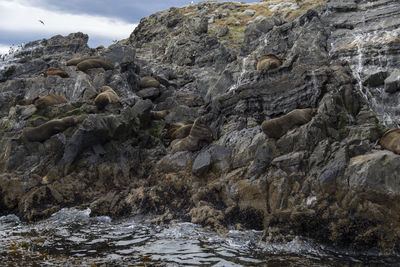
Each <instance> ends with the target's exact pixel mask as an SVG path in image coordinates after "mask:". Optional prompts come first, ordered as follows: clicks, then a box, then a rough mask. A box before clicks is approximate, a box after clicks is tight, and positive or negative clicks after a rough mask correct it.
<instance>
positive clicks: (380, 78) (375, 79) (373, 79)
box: [364, 71, 389, 87]
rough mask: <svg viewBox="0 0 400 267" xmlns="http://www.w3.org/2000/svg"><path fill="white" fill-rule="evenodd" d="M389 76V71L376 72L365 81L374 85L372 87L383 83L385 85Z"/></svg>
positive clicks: (366, 83)
mask: <svg viewBox="0 0 400 267" xmlns="http://www.w3.org/2000/svg"><path fill="white" fill-rule="evenodd" d="M388 76H389V73H388V72H387V71H378V72H374V73H372V74H371V75H369V76H368V77H367V79H366V80H365V81H364V84H365V85H369V86H372V87H377V86H381V85H384V83H385V79H386V78H387V77H388Z"/></svg>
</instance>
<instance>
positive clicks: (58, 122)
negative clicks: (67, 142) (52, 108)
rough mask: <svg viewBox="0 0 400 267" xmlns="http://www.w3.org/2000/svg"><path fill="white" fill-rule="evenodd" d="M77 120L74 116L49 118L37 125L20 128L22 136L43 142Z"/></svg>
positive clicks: (25, 138)
mask: <svg viewBox="0 0 400 267" xmlns="http://www.w3.org/2000/svg"><path fill="white" fill-rule="evenodd" d="M78 122H79V119H78V118H77V117H75V116H74V117H65V118H63V119H55V120H51V121H48V122H46V123H43V124H42V125H39V126H37V127H26V128H24V129H23V130H22V138H23V139H24V140H27V141H29V142H43V141H46V140H47V139H49V138H50V137H51V136H53V135H55V134H57V133H60V132H63V131H64V130H65V129H67V128H69V127H71V126H73V125H75V124H77V123H78Z"/></svg>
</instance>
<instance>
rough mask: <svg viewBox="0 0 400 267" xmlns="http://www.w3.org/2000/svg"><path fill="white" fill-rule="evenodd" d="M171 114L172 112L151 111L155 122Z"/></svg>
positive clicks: (166, 110)
mask: <svg viewBox="0 0 400 267" xmlns="http://www.w3.org/2000/svg"><path fill="white" fill-rule="evenodd" d="M169 113H171V110H168V109H165V110H159V111H150V115H151V118H152V119H153V120H161V119H164V118H165V117H167V116H168V114H169Z"/></svg>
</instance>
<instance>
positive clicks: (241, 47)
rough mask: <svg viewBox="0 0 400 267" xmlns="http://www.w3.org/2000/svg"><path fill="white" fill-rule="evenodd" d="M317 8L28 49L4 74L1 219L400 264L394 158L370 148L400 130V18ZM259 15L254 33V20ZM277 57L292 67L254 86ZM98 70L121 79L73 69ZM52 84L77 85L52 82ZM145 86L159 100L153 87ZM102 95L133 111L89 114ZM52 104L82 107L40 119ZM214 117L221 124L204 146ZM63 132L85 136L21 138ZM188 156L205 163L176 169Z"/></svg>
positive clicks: (191, 11)
mask: <svg viewBox="0 0 400 267" xmlns="http://www.w3.org/2000/svg"><path fill="white" fill-rule="evenodd" d="M319 4H320V1H311V0H307V1H306V2H305V1H303V2H301V3H298V4H295V3H279V4H276V3H272V2H271V1H263V2H260V3H256V4H243V3H239V2H229V3H222V2H202V3H199V4H198V5H189V6H186V7H183V8H172V9H170V10H167V11H160V12H157V13H155V14H153V15H151V16H149V17H147V18H143V19H142V21H141V22H140V24H139V25H138V26H137V27H136V28H135V30H134V32H133V33H132V35H131V37H130V38H129V40H128V39H127V40H123V41H120V42H117V43H116V44H115V45H112V46H110V47H109V48H102V49H91V48H89V47H88V46H87V39H88V37H87V36H86V35H83V34H81V33H76V34H71V35H69V36H66V37H62V36H55V37H53V38H51V39H49V40H40V41H36V42H32V43H29V44H27V45H26V47H25V48H22V49H21V50H20V51H17V52H16V53H15V54H13V55H12V56H13V58H12V59H10V60H5V61H4V63H5V65H4V66H2V67H1V70H0V188H1V189H0V212H1V214H8V213H10V212H17V213H19V214H21V215H23V216H24V219H27V220H35V219H40V218H43V217H46V216H50V215H51V213H53V212H55V211H57V210H59V209H60V208H62V207H65V206H78V205H81V206H82V207H89V206H90V207H91V208H92V209H93V212H94V213H95V214H96V215H97V214H99V215H101V214H103V215H104V214H107V215H111V216H116V217H118V216H122V215H127V216H130V215H134V214H143V213H154V214H155V215H156V216H157V215H160V214H163V215H161V216H160V217H159V218H160V219H161V220H163V221H169V220H171V219H175V218H178V219H179V218H184V219H185V220H187V219H188V218H189V217H190V219H191V220H192V221H193V222H197V223H201V224H204V225H207V226H209V227H211V228H213V229H216V228H218V229H222V228H226V227H230V226H231V225H234V224H238V223H239V224H241V225H242V226H244V227H249V228H252V229H258V230H263V231H264V232H265V233H268V235H271V236H268V238H271V241H274V240H273V236H275V234H271V233H277V234H276V236H278V237H279V236H280V237H284V238H287V239H288V240H289V239H291V238H292V237H293V236H305V237H307V238H313V239H316V240H317V241H318V242H323V243H329V245H338V246H350V247H351V248H353V249H354V248H355V249H358V247H361V248H363V249H364V250H365V249H366V248H373V249H379V250H382V251H384V250H390V249H393V248H398V247H399V241H398V240H400V238H399V236H398V235H397V234H396V233H397V232H398V231H397V232H396V229H398V228H400V223H399V215H398V214H400V213H399V212H398V210H399V209H400V206H399V205H398V204H397V203H400V202H399V196H398V193H399V192H398V188H397V187H398V186H397V184H396V179H397V176H398V175H397V170H396V168H395V166H396V164H397V165H398V162H397V161H398V156H397V155H395V154H393V153H392V152H389V151H375V150H373V148H374V147H376V144H375V142H376V140H378V139H379V138H380V137H381V136H382V134H383V131H384V128H385V127H391V126H394V125H397V123H398V122H399V121H400V120H399V116H398V114H400V113H399V112H398V111H399V106H400V105H399V101H400V100H399V98H398V97H396V95H397V92H394V93H393V94H387V93H386V92H381V91H382V90H381V89H382V87H381V86H382V80H383V79H384V78H386V79H387V77H384V76H385V74H384V73H385V72H387V73H394V72H395V70H396V69H398V68H399V64H398V62H399V61H398V60H397V54H398V53H397V52H398V44H399V42H398V40H397V39H398V38H397V36H398V34H397V32H396V30H397V29H398V28H399V26H400V25H399V21H400V20H399V19H398V15H397V13H398V11H399V10H400V5H399V2H398V1H391V0H382V1H375V2H374V1H372V2H371V1H345V2H343V1H339V0H331V1H329V2H327V3H326V4H324V5H322V6H319ZM291 7H293V8H295V9H291ZM251 9H254V10H256V14H257V17H256V18H251V21H249V19H250V17H249V16H245V14H243V13H242V12H243V10H251ZM264 11H265V12H264ZM251 13H253V12H251ZM386 14H390V16H387V15H386ZM249 15H251V14H249ZM274 15H275V16H274ZM254 16H256V15H254ZM245 25H247V26H245ZM219 28H221V29H224V30H226V29H229V31H228V32H227V33H224V35H223V36H222V34H218V32H217V31H218V29H219ZM268 54H272V55H279V57H282V58H284V60H279V61H280V62H279V64H275V66H272V67H271V66H270V65H271V64H269V63H268V62H264V63H265V64H264V65H267V66H266V67H265V66H264V67H260V66H259V67H258V69H262V68H265V69H268V71H258V70H257V63H258V61H259V59H260V58H261V57H262V55H268ZM90 57H91V58H90ZM93 57H94V58H93ZM71 58H72V59H73V60H72V61H68V60H70V59H71ZM88 58H89V59H91V60H96V59H105V60H107V61H110V62H111V63H112V64H113V65H114V66H115V68H113V70H112V71H111V70H109V71H104V70H102V69H101V68H100V69H89V70H86V72H81V71H77V69H76V68H74V67H71V66H64V65H65V63H66V62H67V65H70V64H71V63H73V64H79V63H81V62H79V61H81V59H88ZM75 59H79V60H75ZM267 63H268V64H267ZM275 63H277V62H275ZM260 65H262V64H261V63H260ZM272 65H274V64H272ZM49 68H54V69H59V70H65V71H66V72H67V73H68V75H69V78H65V79H62V78H60V77H57V76H54V75H48V76H47V77H44V76H43V75H42V74H43V72H45V71H46V70H48V69H49ZM106 68H107V67H106ZM140 77H143V78H142V80H143V79H144V78H145V77H153V78H151V79H153V80H152V82H153V83H154V85H151V86H150V87H147V86H146V88H144V87H141V86H140V83H139V80H140ZM142 82H143V81H142ZM393 82H394V83H395V80H394V81H393ZM160 84H162V86H161V85H160ZM389 84H390V83H388V82H387V83H386V85H387V86H389ZM103 85H108V86H110V87H112V88H113V89H114V91H115V93H116V94H117V95H118V96H119V98H120V102H121V104H118V105H108V106H106V107H105V108H104V109H103V110H101V111H99V110H97V109H96V107H95V105H94V104H93V99H94V98H95V96H96V95H97V94H98V90H97V88H99V87H101V86H103ZM145 89H148V90H147V91H142V90H145ZM154 89H156V90H154ZM151 91H152V92H151ZM156 91H158V93H157V92H156ZM145 92H146V93H148V92H150V94H149V97H150V98H151V100H150V99H147V100H143V99H141V97H140V95H141V94H142V93H145ZM49 94H58V95H62V96H65V98H66V99H68V100H70V102H69V103H64V104H62V105H55V106H49V107H47V108H45V109H37V110H36V107H34V105H31V104H32V103H34V101H30V100H33V99H35V98H36V97H38V96H43V95H49ZM150 95H151V96H150ZM141 96H142V97H145V98H146V96H144V94H142V95H141ZM19 101H21V102H19ZM152 101H154V103H152ZM18 102H19V103H24V104H27V106H20V105H17V106H15V105H16V104H17V103H18ZM305 109H307V110H308V109H309V110H313V112H310V113H313V114H312V115H310V114H306V115H307V116H304V118H303V117H302V118H301V119H300V120H294V121H292V119H288V121H286V123H283V124H284V125H283V129H282V125H279V127H280V128H281V129H280V130H279V131H277V132H279V133H277V134H276V135H274V134H270V133H269V136H272V137H274V136H275V138H276V139H277V140H275V139H273V138H266V136H265V134H264V133H263V132H261V127H260V125H263V127H262V128H263V130H264V131H267V132H268V131H269V130H271V129H268V127H267V128H266V127H264V126H265V125H266V123H263V121H264V120H265V119H266V118H267V119H269V118H274V119H272V120H279V119H280V118H279V117H280V116H282V114H287V115H288V114H291V113H290V112H289V111H293V110H305ZM166 110H168V111H170V112H163V111H166ZM314 110H315V112H314ZM157 112H160V113H157ZM288 112H289V113H288ZM314 113H315V114H314ZM203 114H208V115H207V116H208V118H209V121H207V123H205V124H204V125H203V126H204V127H200V128H202V130H204V131H197V133H195V132H196V131H195V130H196V127H195V126H193V125H192V124H193V121H194V120H195V119H196V118H199V117H200V116H201V115H203ZM287 115H284V116H282V117H285V116H287ZM65 116H77V117H81V116H82V118H85V120H84V122H82V123H81V124H76V126H75V127H69V128H67V129H64V131H63V132H59V133H58V134H55V135H51V136H50V138H48V139H47V140H45V141H43V142H24V140H22V139H20V138H18V136H19V135H20V134H21V132H22V131H23V129H24V128H28V127H37V126H40V125H43V124H45V123H48V122H51V121H54V120H62V119H63V118H65ZM161 117H162V119H161V120H159V119H157V118H161ZM289 117H290V116H289ZM196 121H197V122H198V120H196ZM194 124H195V125H196V123H194ZM179 127H182V128H180V129H181V132H174V131H173V130H172V129H175V130H176V129H178V128H179ZM279 127H278V128H279ZM396 127H397V126H396ZM188 129H190V131H188ZM169 130H170V131H169ZM191 130H193V131H191ZM197 130H199V128H197ZM388 136H390V135H385V136H384V138H383V139H385V138H386V137H388ZM178 137H182V138H181V139H180V140H178V139H177V140H174V141H173V142H172V144H171V147H172V148H173V149H172V151H169V150H168V149H167V147H168V145H170V141H171V139H173V138H178ZM189 139H191V140H189ZM383 139H382V140H383ZM183 140H185V141H183ZM188 140H189V141H193V142H188ZM178 142H183V143H180V144H183V145H181V147H180V148H182V147H183V148H184V150H194V151H196V152H191V151H178V152H176V153H172V152H175V151H176V150H180V149H176V147H175V145H176V144H177V143H178ZM185 142H186V143H185ZM197 151H198V152H197ZM390 175H392V176H390ZM200 177H201V178H200ZM12 184H14V185H16V187H15V188H11V185H12ZM385 214H391V216H385ZM315 229H317V231H316V230H315ZM388 229H393V230H388ZM288 233H290V234H288ZM393 233H394V234H393ZM388 237H390V238H388Z"/></svg>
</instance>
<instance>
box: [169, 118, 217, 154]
mask: <svg viewBox="0 0 400 267" xmlns="http://www.w3.org/2000/svg"><path fill="white" fill-rule="evenodd" d="M208 123H209V116H207V115H205V116H201V117H199V118H197V119H196V120H195V121H194V123H193V126H192V128H191V129H190V133H189V135H188V136H186V137H185V138H183V139H176V140H174V141H172V143H171V148H172V149H171V151H172V153H175V152H178V151H196V150H198V149H199V148H200V141H206V142H212V140H213V134H212V131H211V129H210V127H209V126H208Z"/></svg>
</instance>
